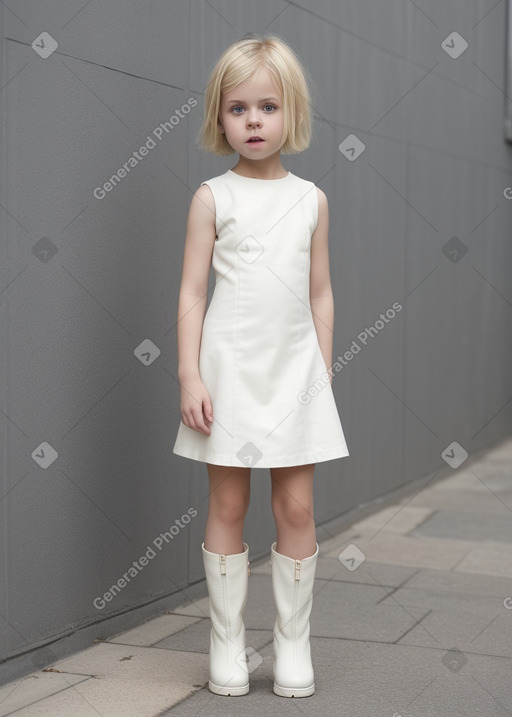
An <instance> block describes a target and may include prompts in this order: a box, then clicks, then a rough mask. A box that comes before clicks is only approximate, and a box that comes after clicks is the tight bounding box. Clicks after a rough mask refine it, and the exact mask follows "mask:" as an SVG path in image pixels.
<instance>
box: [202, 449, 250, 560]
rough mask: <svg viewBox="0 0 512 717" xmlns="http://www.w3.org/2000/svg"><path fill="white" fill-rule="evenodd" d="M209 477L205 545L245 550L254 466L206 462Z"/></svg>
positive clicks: (231, 551) (214, 549) (218, 549)
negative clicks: (244, 542)
mask: <svg viewBox="0 0 512 717" xmlns="http://www.w3.org/2000/svg"><path fill="white" fill-rule="evenodd" d="M206 466H207V469H208V477H209V480H210V496H209V501H208V518H207V521H206V529H205V537H204V547H205V548H206V550H209V551H210V552H212V553H224V554H225V555H233V554H236V553H242V552H243V551H244V548H243V545H242V542H243V541H242V538H243V530H244V521H245V516H246V514H247V509H248V508H249V499H250V485H251V483H250V480H251V469H250V468H245V467H244V466H218V465H214V464H213V463H207V464H206Z"/></svg>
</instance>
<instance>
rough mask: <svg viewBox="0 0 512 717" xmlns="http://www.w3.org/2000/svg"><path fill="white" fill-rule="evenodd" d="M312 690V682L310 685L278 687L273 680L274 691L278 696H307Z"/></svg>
mask: <svg viewBox="0 0 512 717" xmlns="http://www.w3.org/2000/svg"><path fill="white" fill-rule="evenodd" d="M314 691H315V683H314V682H313V684H312V685H311V686H310V687H280V686H279V685H277V684H276V683H275V682H274V693H275V694H276V695H279V697H309V696H310V695H312V694H313V693H314Z"/></svg>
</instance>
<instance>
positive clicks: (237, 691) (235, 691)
mask: <svg viewBox="0 0 512 717" xmlns="http://www.w3.org/2000/svg"><path fill="white" fill-rule="evenodd" d="M208 689H209V690H210V692H214V693H215V694H216V695H224V696H225V697H227V696H231V697H237V696H238V695H246V694H247V693H248V692H249V683H247V684H246V685H242V686H241V687H221V686H220V685H216V684H214V683H213V682H212V681H211V680H208Z"/></svg>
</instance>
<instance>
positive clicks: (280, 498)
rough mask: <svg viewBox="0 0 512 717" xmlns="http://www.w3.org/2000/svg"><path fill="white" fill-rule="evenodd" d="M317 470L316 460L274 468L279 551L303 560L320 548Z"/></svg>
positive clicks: (275, 516)
mask: <svg viewBox="0 0 512 717" xmlns="http://www.w3.org/2000/svg"><path fill="white" fill-rule="evenodd" d="M314 470H315V464H314V463H309V464H307V465H303V466H285V467H283V468H271V469H270V475H271V477H272V513H273V515H274V520H275V522H276V532H277V545H276V550H277V552H278V553H281V554H282V555H286V556H288V557H289V558H294V559H298V560H302V559H303V558H307V557H309V556H310V555H313V553H314V552H315V550H316V529H315V518H314V514H313V474H314Z"/></svg>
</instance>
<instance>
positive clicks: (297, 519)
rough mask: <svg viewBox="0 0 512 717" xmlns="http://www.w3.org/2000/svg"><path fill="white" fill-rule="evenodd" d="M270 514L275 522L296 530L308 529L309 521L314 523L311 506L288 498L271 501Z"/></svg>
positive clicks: (308, 503) (307, 502)
mask: <svg viewBox="0 0 512 717" xmlns="http://www.w3.org/2000/svg"><path fill="white" fill-rule="evenodd" d="M272 512H273V514H274V518H275V520H276V522H281V523H286V524H287V525H289V526H290V527H292V528H295V529H298V530H300V529H301V528H308V527H309V525H310V524H311V521H313V522H314V517H313V505H312V504H311V503H310V502H309V501H306V502H302V501H297V500H295V499H293V498H289V497H286V498H279V499H275V500H272Z"/></svg>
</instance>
